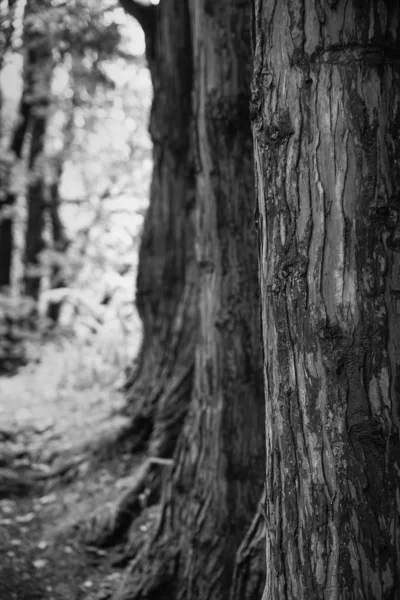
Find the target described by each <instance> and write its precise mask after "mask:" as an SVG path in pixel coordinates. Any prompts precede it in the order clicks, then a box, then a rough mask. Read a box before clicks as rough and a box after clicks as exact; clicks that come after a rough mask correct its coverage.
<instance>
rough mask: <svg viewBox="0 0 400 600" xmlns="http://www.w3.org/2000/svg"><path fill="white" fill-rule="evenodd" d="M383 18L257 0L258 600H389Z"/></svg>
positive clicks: (395, 371) (389, 208) (390, 420)
mask: <svg viewBox="0 0 400 600" xmlns="http://www.w3.org/2000/svg"><path fill="white" fill-rule="evenodd" d="M399 19H400V15H399V5H398V3H392V2H389V1H387V2H379V3H378V2H374V1H373V0H369V1H366V2H358V1H356V0H352V1H349V2H344V1H342V0H339V1H331V2H324V3H319V2H316V3H315V2H310V1H305V0H282V2H271V1H269V0H260V1H258V2H256V9H255V22H254V23H255V41H256V51H255V66H254V69H255V70H254V81H253V99H252V117H253V134H254V144H255V164H256V175H257V190H258V210H259V224H260V236H259V239H260V242H259V259H260V278H261V295H262V331H263V347H264V354H265V365H264V371H265V377H266V380H265V383H266V436H267V439H266V447H267V464H266V469H267V471H266V489H267V494H266V519H267V524H266V528H267V534H266V543H267V554H266V565H267V581H266V588H265V595H264V597H265V598H266V599H271V600H275V599H277V598H279V600H284V599H287V600H293V599H296V600H297V599H298V600H300V599H301V600H303V599H306V598H307V599H308V600H309V599H311V598H315V599H317V598H318V599H319V598H324V599H326V600H328V599H329V600H339V599H340V600H341V599H343V600H344V599H346V600H347V599H354V600H356V599H357V600H358V599H369V600H373V599H374V600H383V599H384V598H385V599H389V598H390V599H396V598H397V599H398V598H400V579H399V573H400V529H399V504H398V503H399V497H400V479H399V472H400V471H399V467H400V464H399V459H400V442H399V398H400V311H399V289H400V219H399V209H400V203H399V185H400V163H399V160H398V157H399V154H400V103H399V98H400V73H399V65H400V61H399V41H400V40H399V37H400V36H399V34H400V31H399V27H400V21H399ZM396 502H397V505H396Z"/></svg>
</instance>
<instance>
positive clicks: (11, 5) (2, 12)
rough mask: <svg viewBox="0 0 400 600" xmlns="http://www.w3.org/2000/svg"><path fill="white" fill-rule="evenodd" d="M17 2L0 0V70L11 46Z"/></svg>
mask: <svg viewBox="0 0 400 600" xmlns="http://www.w3.org/2000/svg"><path fill="white" fill-rule="evenodd" d="M17 4H18V3H17V0H0V71H1V69H2V68H3V65H4V58H5V56H6V54H7V52H9V51H10V50H11V47H12V43H13V35H14V31H15V9H16V8H17Z"/></svg>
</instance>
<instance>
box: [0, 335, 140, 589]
mask: <svg viewBox="0 0 400 600" xmlns="http://www.w3.org/2000/svg"><path fill="white" fill-rule="evenodd" d="M137 336H138V337H139V333H137ZM105 349H106V351H105ZM114 350H115V352H114V354H113V347H112V344H111V345H110V343H106V344H104V343H103V344H100V345H97V346H96V344H93V343H85V342H83V341H79V342H77V341H76V340H72V339H68V338H67V337H64V338H59V339H57V338H53V339H50V340H47V341H46V342H45V343H43V344H42V346H41V349H40V358H39V359H38V361H37V362H32V363H30V364H28V365H27V366H25V367H22V368H21V369H20V370H19V371H18V373H16V374H15V375H13V376H11V377H2V378H0V600H33V599H37V600H41V599H43V600H45V599H54V600H81V599H85V600H95V599H96V600H106V599H107V598H110V597H111V595H112V592H113V590H114V589H115V588H116V586H118V585H119V583H120V581H121V578H122V577H123V570H122V566H121V565H120V564H119V556H120V552H121V550H122V545H123V541H122V540H121V547H119V546H118V543H117V544H116V545H115V544H114V545H113V546H112V548H107V547H95V546H93V545H91V544H90V543H88V541H87V539H88V538H87V537H86V541H85V537H84V536H82V532H81V527H80V524H85V527H86V529H87V524H88V522H89V521H90V519H91V518H92V515H93V514H95V512H96V510H98V509H99V507H100V508H101V507H105V506H107V503H110V504H111V503H112V502H113V501H115V496H116V494H117V495H118V494H121V493H123V491H124V488H125V486H128V485H129V480H130V475H131V473H132V468H133V467H134V466H135V464H137V463H139V462H140V457H136V458H135V459H133V458H132V454H131V452H130V448H129V436H127V435H125V436H124V435H123V433H124V431H125V432H126V431H127V427H128V419H127V418H126V417H124V416H123V411H122V409H123V406H124V398H123V395H122V393H121V392H120V391H118V390H119V388H120V386H121V383H122V376H123V365H122V364H121V360H120V359H121V357H120V354H119V353H118V352H119V350H120V347H119V348H117V349H116V348H114ZM142 526H143V527H146V525H145V524H144V525H142ZM85 527H84V529H85Z"/></svg>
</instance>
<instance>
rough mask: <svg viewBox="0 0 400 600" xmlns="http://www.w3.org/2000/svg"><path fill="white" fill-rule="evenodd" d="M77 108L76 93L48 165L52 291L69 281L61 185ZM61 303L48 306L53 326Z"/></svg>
mask: <svg viewBox="0 0 400 600" xmlns="http://www.w3.org/2000/svg"><path fill="white" fill-rule="evenodd" d="M75 107H76V98H75V93H74V94H73V96H72V99H71V103H70V105H69V107H68V113H67V119H66V123H65V126H64V128H63V131H62V136H63V147H62V149H61V150H60V151H59V152H58V153H57V154H56V155H55V156H54V157H53V158H52V157H48V160H49V163H50V164H51V181H50V183H49V184H48V190H47V191H48V196H49V216H50V222H51V230H52V242H53V250H54V251H55V256H54V259H53V262H52V265H51V272H50V288H51V289H57V288H62V287H66V286H67V281H66V278H65V275H64V273H65V269H64V268H63V258H64V255H65V253H66V251H67V248H68V246H69V244H70V240H69V239H68V236H67V234H66V231H65V227H64V224H63V222H62V219H61V215H60V209H61V197H60V186H61V180H62V176H63V172H64V166H65V163H66V161H67V159H68V157H69V153H70V150H71V146H72V143H73V139H74V119H75ZM62 303H63V301H62V300H60V299H57V300H50V301H49V303H48V308H47V317H48V318H49V319H51V321H52V322H53V323H54V324H57V323H58V319H59V316H60V311H61V307H62Z"/></svg>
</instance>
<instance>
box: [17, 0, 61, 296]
mask: <svg viewBox="0 0 400 600" xmlns="http://www.w3.org/2000/svg"><path fill="white" fill-rule="evenodd" d="M44 9H45V7H44V6H43V2H39V1H33V0H31V1H30V2H29V3H28V4H27V8H26V10H25V16H24V48H25V63H24V73H25V75H24V83H25V86H24V92H23V96H22V101H21V109H22V107H23V105H24V104H26V105H27V106H28V107H29V113H30V133H31V142H30V151H29V159H28V168H27V192H26V203H27V210H28V219H27V226H26V233H25V258H24V269H25V270H24V292H25V294H27V295H28V296H31V297H32V298H34V299H35V300H37V298H38V296H39V291H40V282H41V277H42V275H41V265H40V253H41V252H42V250H43V249H44V246H45V244H44V240H43V231H44V226H45V211H46V206H47V202H48V200H47V194H46V190H47V188H46V182H45V155H44V148H45V135H46V126H47V123H48V119H49V113H50V103H51V90H50V86H51V79H52V74H53V68H54V61H53V56H52V44H51V35H50V28H49V24H48V23H47V21H46V19H44V20H39V18H38V17H39V16H40V15H41V14H42V13H43V10H44Z"/></svg>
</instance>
